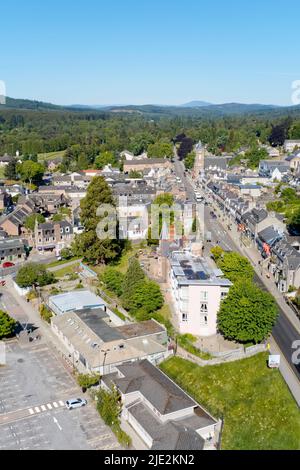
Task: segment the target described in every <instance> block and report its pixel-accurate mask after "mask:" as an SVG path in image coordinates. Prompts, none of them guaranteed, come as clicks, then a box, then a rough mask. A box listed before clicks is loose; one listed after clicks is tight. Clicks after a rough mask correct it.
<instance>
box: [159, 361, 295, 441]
mask: <svg viewBox="0 0 300 470" xmlns="http://www.w3.org/2000/svg"><path fill="white" fill-rule="evenodd" d="M267 357H268V356H267V354H265V353H261V354H258V355H256V356H253V357H251V358H248V359H243V360H241V361H235V362H231V363H227V364H221V365H216V366H206V367H199V366H197V365H195V364H193V363H191V362H189V361H185V360H184V359H181V358H179V357H173V358H170V359H168V360H167V361H165V362H164V363H162V364H161V369H162V370H163V371H164V372H165V373H166V374H167V375H169V376H170V377H171V378H172V379H173V380H174V381H175V382H177V383H178V384H179V385H180V386H181V387H182V388H184V389H185V390H186V391H187V392H188V393H189V394H190V395H192V396H193V397H194V398H195V399H196V400H197V401H198V402H199V403H200V404H201V405H203V406H204V407H205V408H206V409H207V410H208V411H209V412H210V413H212V415H214V416H215V417H217V418H218V417H221V416H222V415H224V431H223V436H222V449H224V450H225V449H226V450H271V449H273V450H280V449H287V450H292V449H294V450H296V449H298V450H299V449H300V411H299V409H298V406H297V404H296V402H295V401H294V399H293V397H292V395H291V394H290V391H289V389H288V388H287V386H286V384H285V382H284V380H283V378H282V376H281V374H280V372H279V371H278V370H270V369H268V368H267V365H266V361H267Z"/></svg>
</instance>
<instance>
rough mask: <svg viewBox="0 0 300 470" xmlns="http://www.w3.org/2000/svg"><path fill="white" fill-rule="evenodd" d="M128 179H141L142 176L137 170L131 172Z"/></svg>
mask: <svg viewBox="0 0 300 470" xmlns="http://www.w3.org/2000/svg"><path fill="white" fill-rule="evenodd" d="M129 178H130V179H141V178H143V175H142V173H140V172H139V171H137V170H131V172H130V173H129Z"/></svg>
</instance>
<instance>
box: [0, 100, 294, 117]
mask: <svg viewBox="0 0 300 470" xmlns="http://www.w3.org/2000/svg"><path fill="white" fill-rule="evenodd" d="M14 109H16V110H17V109H18V110H33V111H35V110H36V111H38V110H40V111H69V112H70V111H72V112H76V113H81V112H82V113H84V112H85V113H99V114H100V113H102V114H103V113H105V114H106V113H116V114H118V113H120V114H121V113H122V114H126V113H128V114H139V115H143V116H145V117H146V118H148V119H159V118H161V117H176V116H182V117H195V118H197V117H204V118H215V117H222V116H238V115H247V114H254V115H256V116H263V117H264V116H266V115H267V116H268V117H270V118H273V117H280V116H287V115H297V117H298V115H299V114H300V106H299V105H298V106H286V107H281V106H276V105H271V104H270V105H264V104H259V103H254V104H244V103H223V104H210V103H208V102H205V101H191V102H190V103H186V104H184V105H182V106H164V105H154V104H146V105H112V106H105V105H81V104H75V105H70V106H59V105H55V104H52V103H45V102H42V101H36V100H28V99H15V98H9V97H7V98H6V104H5V105H0V111H1V110H14Z"/></svg>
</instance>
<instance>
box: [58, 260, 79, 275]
mask: <svg viewBox="0 0 300 470" xmlns="http://www.w3.org/2000/svg"><path fill="white" fill-rule="evenodd" d="M78 267H79V263H74V264H71V265H70V266H65V267H64V268H61V269H58V270H57V271H54V276H55V277H56V278H62V277H64V276H66V275H67V274H73V273H75V271H77V270H78Z"/></svg>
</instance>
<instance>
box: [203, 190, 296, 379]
mask: <svg viewBox="0 0 300 470" xmlns="http://www.w3.org/2000/svg"><path fill="white" fill-rule="evenodd" d="M199 192H201V194H202V195H203V197H204V198H205V199H206V200H207V201H208V203H209V204H208V205H207V206H205V209H204V214H205V221H204V223H205V230H207V231H210V232H211V235H212V239H211V243H209V244H207V250H209V249H210V248H211V247H212V246H216V245H217V244H219V246H221V247H222V248H223V249H224V250H228V251H237V252H239V253H241V254H242V255H243V256H247V253H246V252H245V250H243V249H242V248H241V245H240V244H239V243H238V242H237V239H236V238H234V237H233V230H235V228H234V227H232V230H230V231H229V230H228V229H225V227H224V225H223V224H222V223H221V220H222V215H221V214H220V213H219V212H218V209H217V208H216V207H214V208H213V206H212V200H211V198H210V196H208V194H207V193H206V192H205V191H203V190H202V191H201V190H199ZM211 211H214V212H215V214H218V216H217V217H216V218H212V216H211V214H210V212H211ZM249 260H250V262H251V263H252V264H253V267H254V268H255V269H256V270H258V265H257V263H256V262H254V260H253V259H251V258H249ZM262 279H264V278H263V277H261V276H260V275H259V274H257V272H256V273H255V275H254V281H255V283H256V284H257V285H259V287H260V288H261V289H263V290H267V291H269V292H270V293H271V294H272V295H273V297H274V298H275V300H276V302H277V305H278V311H279V317H278V321H277V323H276V325H275V326H274V328H273V332H272V337H273V340H274V341H275V343H276V345H277V347H278V349H279V350H280V351H281V353H282V354H283V356H284V358H285V360H286V362H287V364H288V367H289V368H290V370H291V371H292V372H293V374H294V375H295V376H296V377H297V379H298V381H299V382H300V366H299V365H295V364H294V363H293V361H292V355H293V353H294V352H295V350H294V349H293V343H294V342H295V341H297V340H298V341H299V340H300V333H299V331H300V329H299V328H300V322H299V321H298V319H297V318H296V315H295V314H294V312H290V311H289V310H290V308H289V307H288V306H287V305H286V308H284V306H283V304H284V302H283V301H282V300H281V294H280V293H279V292H278V290H277V288H276V286H275V285H273V286H272V283H271V281H270V280H268V279H266V280H262ZM279 298H280V300H281V302H279ZM288 311H289V312H288Z"/></svg>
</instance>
